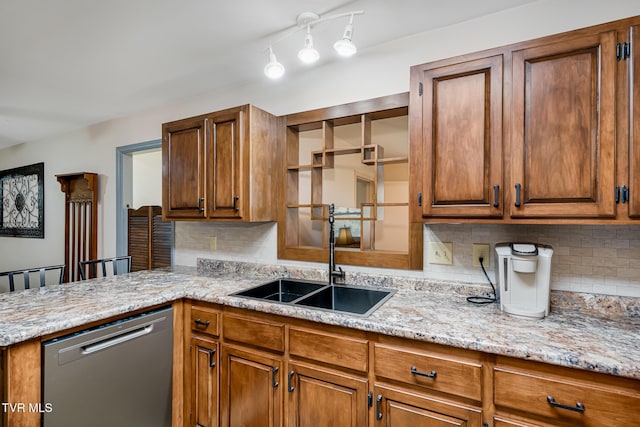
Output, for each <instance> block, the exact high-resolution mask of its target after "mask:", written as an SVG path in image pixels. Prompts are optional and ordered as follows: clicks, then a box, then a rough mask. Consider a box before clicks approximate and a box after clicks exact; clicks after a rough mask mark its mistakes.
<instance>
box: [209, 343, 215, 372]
mask: <svg viewBox="0 0 640 427" xmlns="http://www.w3.org/2000/svg"><path fill="white" fill-rule="evenodd" d="M209 367H210V368H215V367H216V349H215V348H213V349H211V350H209Z"/></svg>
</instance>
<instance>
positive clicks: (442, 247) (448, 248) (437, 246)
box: [429, 242, 453, 265]
mask: <svg viewBox="0 0 640 427" xmlns="http://www.w3.org/2000/svg"><path fill="white" fill-rule="evenodd" d="M429 264H447V265H451V264H453V243H442V242H429Z"/></svg>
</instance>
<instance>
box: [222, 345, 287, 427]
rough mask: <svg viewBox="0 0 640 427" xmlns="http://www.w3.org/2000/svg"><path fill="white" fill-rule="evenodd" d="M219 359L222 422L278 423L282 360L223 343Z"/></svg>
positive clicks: (228, 425)
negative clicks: (220, 367)
mask: <svg viewBox="0 0 640 427" xmlns="http://www.w3.org/2000/svg"><path fill="white" fill-rule="evenodd" d="M221 363H222V378H221V380H220V383H221V396H220V397H221V399H220V406H221V411H222V416H221V420H222V422H221V425H222V426H225V427H243V426H244V427H275V426H280V425H281V424H282V393H281V389H282V387H281V386H280V383H281V382H282V381H281V371H282V362H281V361H280V360H278V359H276V358H272V357H269V356H266V355H264V354H262V353H253V352H252V351H248V350H241V349H238V348H235V347H230V346H223V347H222V361H221Z"/></svg>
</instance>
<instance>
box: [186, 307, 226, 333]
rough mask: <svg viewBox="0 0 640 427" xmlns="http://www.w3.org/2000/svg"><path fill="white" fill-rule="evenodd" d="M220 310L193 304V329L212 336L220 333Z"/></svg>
mask: <svg viewBox="0 0 640 427" xmlns="http://www.w3.org/2000/svg"><path fill="white" fill-rule="evenodd" d="M220 315H221V314H220V311H219V310H216V309H212V308H209V307H206V306H198V305H193V306H191V330H192V331H194V332H197V333H201V334H207V335H211V336H218V335H220V326H219V325H220Z"/></svg>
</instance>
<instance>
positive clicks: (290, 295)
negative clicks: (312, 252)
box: [231, 279, 395, 317]
mask: <svg viewBox="0 0 640 427" xmlns="http://www.w3.org/2000/svg"><path fill="white" fill-rule="evenodd" d="M394 293H395V290H394V289H379V288H368V287H361V286H348V285H340V284H336V285H329V284H328V283H323V282H314V281H307V280H299V279H276V280H273V281H270V282H267V283H264V284H261V285H258V286H255V287H253V288H249V289H245V290H242V291H239V292H235V293H233V294H231V295H234V296H239V297H245V298H253V299H258V300H264V301H274V302H279V303H284V304H290V305H296V306H304V307H308V308H317V309H321V310H327V311H335V312H342V313H349V314H354V315H358V316H362V317H366V316H369V315H370V314H371V313H373V312H374V311H375V310H376V309H378V308H379V307H380V306H381V305H382V304H384V302H385V301H387V300H388V299H389V298H391V296H392V295H393V294H394Z"/></svg>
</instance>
